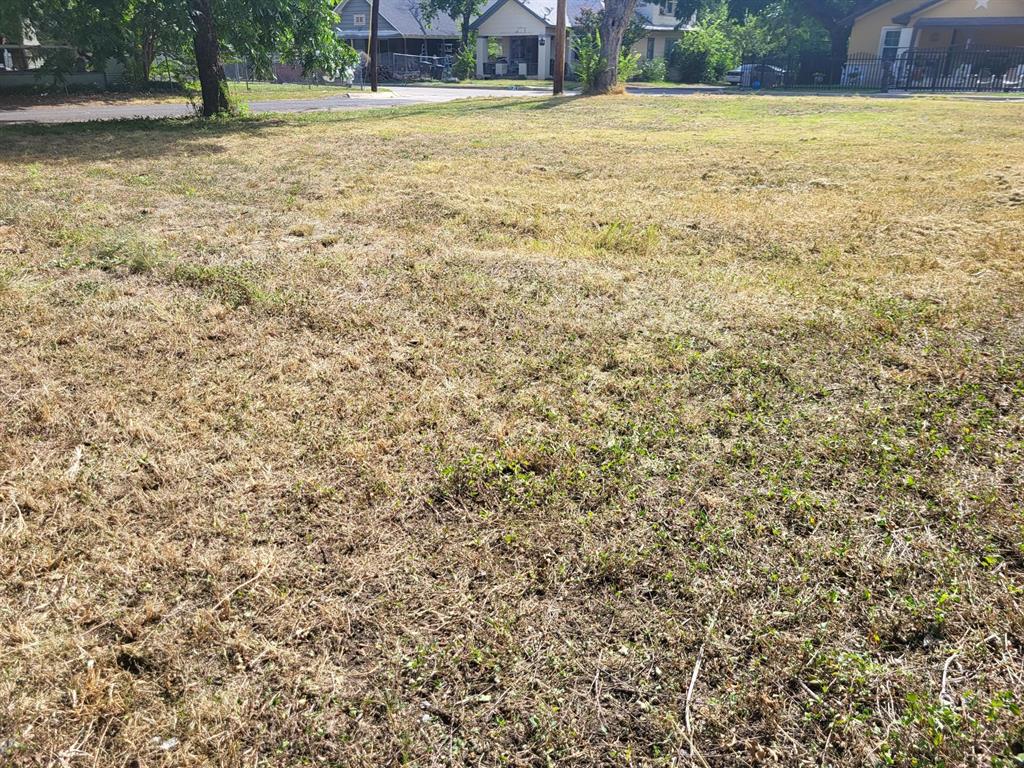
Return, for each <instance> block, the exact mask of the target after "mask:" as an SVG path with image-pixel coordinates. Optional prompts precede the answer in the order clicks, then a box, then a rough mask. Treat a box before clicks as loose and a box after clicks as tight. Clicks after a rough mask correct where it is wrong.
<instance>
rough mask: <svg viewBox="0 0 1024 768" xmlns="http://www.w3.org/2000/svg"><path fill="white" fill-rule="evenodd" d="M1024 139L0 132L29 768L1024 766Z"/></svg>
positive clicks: (9, 606) (610, 103)
mask: <svg viewBox="0 0 1024 768" xmlns="http://www.w3.org/2000/svg"><path fill="white" fill-rule="evenodd" d="M1022 158H1024V104H1020V103H1000V102H965V101H955V100H946V99H931V100H929V99H915V100H884V99H858V98H815V97H793V98H774V97H731V96H729V97H726V96H706V97H691V98H686V99H669V98H653V97H652V98H648V97H617V98H600V99H568V100H565V101H562V102H553V101H551V100H548V99H544V98H538V99H527V100H522V101H520V100H515V101H514V102H513V101H473V102H463V103H455V104H448V105H441V106H434V107H422V108H408V109H397V110H391V111H379V112H367V113H358V114H357V113H346V114H343V115H327V116H313V117H305V118H288V119H274V118H267V119H259V120H256V119H253V120H238V121H228V122H223V123H215V124H212V125H209V126H203V125H201V124H198V123H195V122H180V123H173V122H172V123H159V124H146V123H133V124H124V125H113V124H107V125H88V126H67V127H50V128H46V127H37V128H32V127H24V128H8V129H4V130H3V131H2V132H0V187H2V189H3V190H4V193H3V195H0V361H2V363H0V553H2V558H0V764H3V765H7V764H10V765H16V766H21V765H68V766H79V765H81V766H93V765H98V766H198V765H215V766H256V765H259V766H296V765H306V764H309V765H333V766H387V765H397V764H403V763H408V764H412V765H417V766H435V765H436V766H441V765H472V766H498V765H507V766H545V765H557V766H596V765H607V766H644V765H662V766H766V765H776V766H796V765H828V766H850V767H852V766H872V765H897V766H941V765H944V766H965V765H978V766H1005V767H1008V766H1013V765H1018V764H1019V763H1018V762H1014V757H1013V756H1014V755H1016V754H1018V753H1022V752H1024V714H1022V707H1024V475H1022V473H1024V462H1022V459H1024V423H1022V422H1024V419H1022V415H1024V319H1022V307H1024V161H1022Z"/></svg>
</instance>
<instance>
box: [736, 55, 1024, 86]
mask: <svg viewBox="0 0 1024 768" xmlns="http://www.w3.org/2000/svg"><path fill="white" fill-rule="evenodd" d="M728 79H729V80H730V82H732V83H733V84H734V85H739V86H741V87H746V88H754V89H786V90H801V89H803V90H861V91H934V92H941V91H982V92H985V91H987V92H1014V91H1016V92H1022V91H1024V47H1020V48H991V49H985V50H982V49H977V50H966V49H963V48H956V49H942V50H935V49H914V48H911V49H907V50H905V51H902V52H900V53H898V54H897V55H894V56H866V55H862V54H851V55H850V56H847V57H846V58H844V59H842V60H836V59H833V58H831V57H829V56H815V55H794V56H788V57H778V56H775V57H747V58H745V59H744V63H743V65H742V66H741V67H740V68H739V70H738V71H736V70H734V71H733V72H732V73H730V75H729V76H728Z"/></svg>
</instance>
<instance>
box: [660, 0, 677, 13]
mask: <svg viewBox="0 0 1024 768" xmlns="http://www.w3.org/2000/svg"><path fill="white" fill-rule="evenodd" d="M661 15H662V16H675V15H676V0H661Z"/></svg>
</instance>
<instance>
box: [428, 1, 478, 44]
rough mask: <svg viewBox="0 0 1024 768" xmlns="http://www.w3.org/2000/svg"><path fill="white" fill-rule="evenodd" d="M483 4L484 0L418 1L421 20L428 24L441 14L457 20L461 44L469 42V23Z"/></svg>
mask: <svg viewBox="0 0 1024 768" xmlns="http://www.w3.org/2000/svg"><path fill="white" fill-rule="evenodd" d="M483 5H484V0H420V3H419V7H420V10H421V12H422V14H423V21H424V22H425V23H426V24H427V25H428V26H429V25H430V23H431V22H432V21H433V20H434V19H436V18H437V17H438V16H439V15H441V14H445V15H446V16H451V17H452V18H453V19H455V20H457V21H458V22H459V31H460V34H461V37H462V45H463V46H466V45H468V44H469V24H470V22H471V21H472V20H473V17H474V16H476V15H477V14H478V13H480V9H481V8H483Z"/></svg>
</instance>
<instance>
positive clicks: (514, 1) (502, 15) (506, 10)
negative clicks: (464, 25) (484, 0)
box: [472, 0, 692, 80]
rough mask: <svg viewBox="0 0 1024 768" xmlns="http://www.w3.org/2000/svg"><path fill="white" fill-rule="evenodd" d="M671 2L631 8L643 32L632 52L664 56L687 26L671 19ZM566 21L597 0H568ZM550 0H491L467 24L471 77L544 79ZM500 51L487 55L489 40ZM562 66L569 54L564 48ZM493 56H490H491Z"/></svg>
mask: <svg viewBox="0 0 1024 768" xmlns="http://www.w3.org/2000/svg"><path fill="white" fill-rule="evenodd" d="M674 3H675V0H665V2H663V3H661V4H660V5H658V4H654V3H644V4H643V5H640V6H639V7H638V8H637V15H638V16H639V17H640V19H641V21H642V22H643V24H644V28H645V30H646V31H647V36H646V37H645V38H644V39H642V40H640V41H639V42H638V43H636V44H635V45H634V46H633V50H634V51H635V52H637V53H639V54H640V55H641V56H643V57H644V58H647V59H654V58H660V57H667V56H668V54H669V53H670V52H671V49H672V46H673V45H674V44H675V42H676V41H677V40H679V38H680V37H681V36H682V34H683V32H684V31H686V30H687V29H691V28H692V27H691V26H690V25H689V24H685V23H681V22H680V21H679V20H678V19H676V17H675V7H674ZM567 6H568V19H567V22H568V25H569V28H570V29H571V27H572V22H573V20H574V19H575V18H576V17H577V16H578V15H579V14H580V13H581V12H583V11H585V10H591V11H600V10H601V8H602V3H601V0H568V3H567ZM555 8H556V2H555V0H491V2H490V3H489V4H488V5H486V6H485V7H484V10H483V12H482V13H481V14H480V16H479V17H478V18H477V19H476V21H474V22H473V24H472V28H473V29H474V30H475V31H476V33H477V41H476V45H477V50H476V75H477V77H527V78H530V79H534V80H545V79H547V78H549V77H551V74H552V68H553V66H554V55H555V54H554V39H555V22H556V19H555ZM492 40H496V41H497V42H498V44H499V46H500V49H501V53H500V54H499V55H497V56H494V57H490V56H489V53H488V51H489V47H490V45H491V41H492ZM566 57H567V64H568V66H569V68H570V69H571V68H572V62H573V60H574V58H575V57H574V56H573V54H572V51H571V46H567V47H566ZM492 58H493V60H492Z"/></svg>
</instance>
